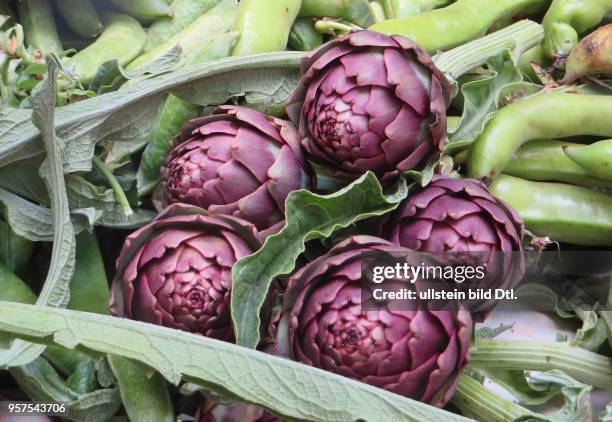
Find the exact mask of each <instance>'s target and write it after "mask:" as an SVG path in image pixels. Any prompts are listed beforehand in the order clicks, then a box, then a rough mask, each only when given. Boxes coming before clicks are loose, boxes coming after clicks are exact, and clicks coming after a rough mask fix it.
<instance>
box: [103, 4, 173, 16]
mask: <svg viewBox="0 0 612 422" xmlns="http://www.w3.org/2000/svg"><path fill="white" fill-rule="evenodd" d="M111 1H112V2H113V4H114V5H115V6H117V8H118V9H119V10H121V11H123V12H124V13H127V14H128V15H130V16H133V17H135V18H137V19H141V20H144V21H152V20H154V19H157V18H161V17H164V16H168V17H171V18H172V17H174V11H173V10H172V7H170V5H169V4H168V3H166V2H165V1H164V0H111Z"/></svg>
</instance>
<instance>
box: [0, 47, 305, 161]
mask: <svg viewBox="0 0 612 422" xmlns="http://www.w3.org/2000/svg"><path fill="white" fill-rule="evenodd" d="M302 56H303V53H301V52H297V53H296V52H279V53H269V54H260V55H256V56H245V57H231V58H227V59H222V60H216V61H214V62H209V63H203V64H198V65H193V66H189V67H187V68H182V69H178V70H175V71H172V72H167V73H163V74H160V75H157V76H155V77H151V78H148V79H144V80H138V81H134V83H130V84H128V85H129V86H126V87H125V88H122V89H120V90H118V91H115V92H109V93H107V94H103V95H98V96H96V97H93V98H89V99H86V100H83V101H79V102H76V103H73V104H70V105H67V106H65V107H61V108H59V109H58V110H57V113H56V119H55V128H56V131H57V135H58V137H60V138H62V139H63V140H64V142H65V144H64V148H63V149H64V171H65V172H67V173H70V172H76V171H90V170H91V158H92V156H93V151H94V146H95V145H96V143H98V142H100V141H102V140H104V139H112V140H113V141H132V142H134V141H135V140H136V139H142V138H145V137H146V136H148V135H149V134H150V132H151V130H152V128H153V127H154V126H155V125H154V124H155V122H156V119H157V117H158V111H159V107H160V104H161V103H162V100H163V98H164V96H165V94H167V93H168V92H170V93H173V94H175V95H176V96H178V97H180V98H183V99H185V100H187V101H190V102H193V103H195V104H199V105H202V106H211V105H218V104H223V103H225V102H226V101H228V100H230V99H234V98H236V99H238V98H244V99H245V101H246V102H247V103H249V104H256V105H257V107H258V108H260V109H266V110H267V109H270V110H273V109H279V108H280V107H279V106H280V105H281V104H284V103H285V102H286V100H287V98H288V97H289V95H290V94H291V92H292V91H293V88H295V85H296V83H297V79H298V78H299V63H300V59H301V58H302ZM31 118H32V112H31V111H30V110H22V109H13V108H6V109H4V110H1V111H0V166H5V165H8V164H10V163H13V162H16V161H18V160H21V159H26V158H31V157H33V156H35V155H39V154H41V153H42V152H43V150H42V147H41V145H40V144H39V143H38V142H37V141H36V140H37V138H38V137H39V136H40V132H39V130H38V129H37V128H36V126H34V125H33V124H32V122H31Z"/></svg>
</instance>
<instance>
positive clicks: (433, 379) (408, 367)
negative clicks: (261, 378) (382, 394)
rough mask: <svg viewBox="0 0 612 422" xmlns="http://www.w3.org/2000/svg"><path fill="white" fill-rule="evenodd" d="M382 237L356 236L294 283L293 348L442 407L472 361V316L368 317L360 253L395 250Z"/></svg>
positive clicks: (297, 355)
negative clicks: (363, 307)
mask: <svg viewBox="0 0 612 422" xmlns="http://www.w3.org/2000/svg"><path fill="white" fill-rule="evenodd" d="M397 250H398V247H397V246H395V245H393V244H391V243H389V242H387V241H385V240H382V239H379V238H376V237H370V236H355V237H352V238H349V239H347V240H345V241H344V242H342V243H340V244H338V245H337V246H335V247H334V248H332V249H331V250H330V251H329V252H328V253H327V254H326V255H324V256H322V257H320V258H318V259H316V260H315V261H313V262H311V263H309V264H307V265H306V266H305V267H303V268H302V269H301V270H300V271H299V272H297V273H296V274H295V275H294V276H293V277H291V279H290V281H289V286H288V290H287V293H286V296H285V297H286V299H285V300H286V301H287V303H286V309H287V313H286V316H285V320H286V321H287V323H286V324H281V326H288V333H287V335H286V336H285V337H286V342H285V343H288V344H285V345H284V346H283V345H282V343H283V336H284V334H283V333H282V332H281V330H279V344H280V346H279V350H281V353H282V352H283V348H287V351H288V353H289V354H290V355H291V356H292V357H293V358H294V359H296V360H299V361H301V362H303V363H306V364H308V365H312V366H315V367H318V368H322V369H325V370H328V371H331V372H335V373H337V374H340V375H344V376H346V377H350V378H353V379H356V380H359V381H363V382H365V383H368V384H371V385H375V386H377V387H381V388H384V389H386V390H389V391H392V392H394V393H397V394H401V395H403V396H406V397H410V398H412V399H416V400H420V401H423V402H426V403H430V404H432V405H435V406H443V405H444V404H445V403H446V402H447V401H448V400H449V399H450V397H451V396H452V394H453V392H454V390H455V387H456V385H457V382H458V378H459V375H460V373H461V370H462V369H463V368H464V367H465V365H466V364H467V362H468V349H469V344H470V336H471V331H472V320H471V317H470V314H469V313H468V312H466V311H463V310H461V311H430V310H428V309H426V308H419V309H420V310H417V311H398V310H391V309H390V307H387V305H383V308H381V309H380V310H376V311H362V309H361V307H362V292H361V288H362V284H361V282H360V280H361V260H360V258H361V254H362V253H364V252H372V251H379V252H397Z"/></svg>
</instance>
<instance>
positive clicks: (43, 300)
mask: <svg viewBox="0 0 612 422" xmlns="http://www.w3.org/2000/svg"><path fill="white" fill-rule="evenodd" d="M47 66H48V73H47V78H46V79H45V80H44V81H43V83H42V84H41V86H40V89H39V90H38V91H36V92H35V93H34V95H33V96H32V100H33V105H34V109H33V112H32V121H33V124H34V125H36V127H37V128H38V129H39V130H40V134H41V139H42V143H43V146H44V150H45V152H46V158H45V161H44V162H43V164H42V166H41V168H40V175H41V177H42V178H43V179H44V181H45V184H46V185H47V189H48V191H49V196H50V198H51V211H52V216H53V249H52V252H51V262H50V265H49V271H48V273H47V277H46V279H45V282H44V284H43V287H42V290H41V292H40V294H39V296H38V299H37V301H36V304H37V305H47V306H58V307H65V306H66V305H67V304H68V300H69V297H70V291H69V286H70V279H71V278H72V273H73V271H74V263H75V243H76V242H75V238H74V227H73V226H72V222H71V220H70V209H69V205H68V197H67V195H66V185H65V182H64V169H63V162H62V154H61V143H60V142H57V140H56V135H55V126H54V121H55V96H56V77H57V69H58V68H57V64H56V63H55V61H54V59H53V58H52V57H51V58H48V59H47ZM43 351H44V346H41V345H39V344H32V343H28V342H24V341H15V342H13V344H12V345H11V348H10V349H8V350H3V351H2V352H0V367H6V366H9V367H10V366H18V365H23V364H25V363H28V362H31V361H32V360H34V359H36V358H37V357H38V356H39V355H40V354H41V353H42V352H43Z"/></svg>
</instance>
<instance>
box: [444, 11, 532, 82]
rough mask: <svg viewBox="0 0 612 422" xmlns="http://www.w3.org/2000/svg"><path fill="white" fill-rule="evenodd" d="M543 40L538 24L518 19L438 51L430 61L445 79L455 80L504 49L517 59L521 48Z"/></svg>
mask: <svg viewBox="0 0 612 422" xmlns="http://www.w3.org/2000/svg"><path fill="white" fill-rule="evenodd" d="M543 39H544V29H543V28H542V25H540V24H537V23H535V22H532V21H529V20H522V21H519V22H517V23H515V24H513V25H510V26H508V27H507V28H504V29H501V30H499V31H496V32H493V33H492V34H489V35H487V36H486V37H483V38H479V39H477V40H474V41H471V42H469V43H467V44H464V45H462V46H460V47H456V48H453V49H452V50H449V51H446V52H444V53H440V54H438V55H436V56H435V57H434V62H435V64H436V66H437V67H438V68H439V69H440V70H441V71H443V72H444V73H445V74H446V76H447V77H448V78H449V79H451V80H456V79H457V78H458V77H460V76H461V75H463V74H464V73H466V72H468V71H470V70H472V69H474V68H476V67H478V66H481V65H482V64H483V63H484V62H486V61H487V59H488V58H490V57H493V56H496V55H498V54H499V53H501V52H502V51H504V50H510V51H511V53H512V55H513V57H515V59H516V60H518V58H519V57H520V55H521V54H523V52H524V51H526V50H528V49H529V48H531V47H533V46H534V45H537V44H539V43H540V42H541V41H542V40H543Z"/></svg>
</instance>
